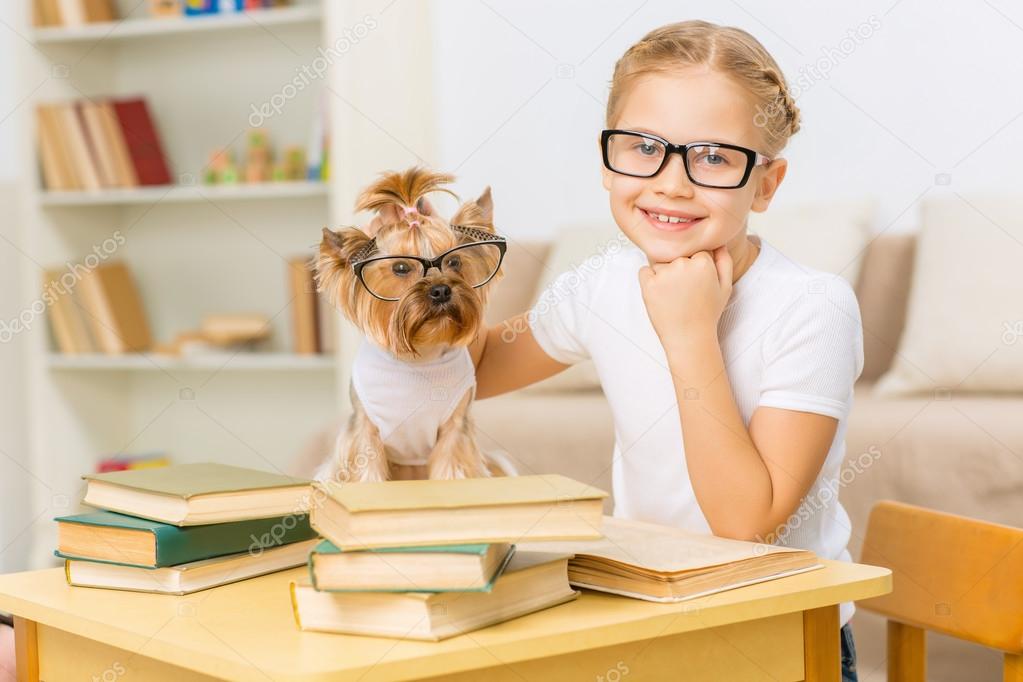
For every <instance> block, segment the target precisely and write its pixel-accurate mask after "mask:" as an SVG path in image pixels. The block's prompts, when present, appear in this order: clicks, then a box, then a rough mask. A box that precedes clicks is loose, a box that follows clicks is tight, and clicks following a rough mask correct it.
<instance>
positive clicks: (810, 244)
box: [749, 200, 876, 286]
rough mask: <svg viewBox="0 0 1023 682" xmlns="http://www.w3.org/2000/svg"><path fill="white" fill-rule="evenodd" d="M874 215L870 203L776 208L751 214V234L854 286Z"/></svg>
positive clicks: (801, 205)
mask: <svg viewBox="0 0 1023 682" xmlns="http://www.w3.org/2000/svg"><path fill="white" fill-rule="evenodd" d="M875 212H876V207H875V204H874V202H873V201H871V200H858V201H857V200H846V201H827V202H814V203H807V204H799V205H794V206H777V207H771V208H770V209H768V210H767V211H766V212H764V213H750V216H749V231H750V232H752V233H754V234H759V235H761V236H762V237H763V238H764V239H766V240H767V241H768V242H770V243H771V244H772V245H773V246H775V247H776V248H777V249H778V250H779V251H781V252H782V253H783V254H785V255H786V256H787V257H789V258H790V259H792V260H793V261H795V262H797V263H799V264H801V265H805V266H807V267H809V268H813V269H815V270H822V271H824V272H830V273H833V274H836V275H841V276H843V277H845V279H846V280H847V281H848V282H849V283H850V284H852V285H854V286H855V285H856V280H857V278H858V277H859V273H860V267H861V264H862V262H863V255H864V249H865V248H866V246H867V243H868V242H869V241H870V237H871V230H872V225H873V220H874V214H875Z"/></svg>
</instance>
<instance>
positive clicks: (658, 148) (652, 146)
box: [600, 130, 773, 189]
mask: <svg viewBox="0 0 1023 682" xmlns="http://www.w3.org/2000/svg"><path fill="white" fill-rule="evenodd" d="M600 148H601V151H602V152H603V156H604V166H605V167H606V168H607V169H608V170H612V171H614V172H615V173H619V174H621V175H631V176H632V177H634V178H652V177H654V176H655V175H657V174H658V173H660V172H661V170H663V169H664V167H665V166H666V165H668V159H670V158H671V155H672V154H676V153H677V154H678V155H679V156H681V157H682V165H683V166H685V169H686V175H687V176H688V177H689V181H690V182H692V183H693V184H694V185H700V186H701V187H715V188H717V189H738V188H740V187H742V186H743V185H745V184H746V181H747V180H749V176H750V174H751V173H752V172H753V169H754V168H755V167H756V166H760V165H763V164H765V163H770V162H771V161H772V160H773V159H769V158H768V157H766V156H764V155H763V154H761V153H759V152H757V151H754V150H752V149H747V148H746V147H740V146H738V145H734V144H726V143H724V142H690V143H689V144H672V143H671V142H668V141H667V140H665V139H664V138H663V137H658V136H657V135H652V134H650V133H640V132H636V131H633V130H605V131H603V132H602V133H601V134H600Z"/></svg>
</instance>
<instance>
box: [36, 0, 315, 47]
mask: <svg viewBox="0 0 1023 682" xmlns="http://www.w3.org/2000/svg"><path fill="white" fill-rule="evenodd" d="M319 20H320V7H319V6H318V5H296V6H293V7H281V8H278V9H263V10H250V11H247V12H238V13H235V14H211V15H208V16H197V17H166V18H162V19H160V18H152V19H123V20H121V21H105V22H97V23H92V24H83V25H81V26H46V27H41V28H37V29H35V39H36V42H37V43H76V42H83V41H92V40H123V39H130V38H141V37H152V36H167V35H180V34H182V33H199V32H203V31H229V30H240V29H251V28H267V27H271V26H282V25H286V24H307V23H313V22H316V21H319Z"/></svg>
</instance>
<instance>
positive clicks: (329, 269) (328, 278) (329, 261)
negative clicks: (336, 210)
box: [316, 227, 371, 292]
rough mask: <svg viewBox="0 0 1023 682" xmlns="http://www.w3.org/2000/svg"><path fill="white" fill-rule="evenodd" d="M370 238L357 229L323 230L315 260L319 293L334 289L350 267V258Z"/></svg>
mask: <svg viewBox="0 0 1023 682" xmlns="http://www.w3.org/2000/svg"><path fill="white" fill-rule="evenodd" d="M370 239H371V238H370V236H369V235H367V234H366V233H365V232H363V231H362V230H360V229H359V228H357V227H346V228H344V229H343V230H339V231H337V232H335V231H333V230H331V229H330V228H327V227H325V228H323V239H322V240H321V241H320V251H319V254H318V255H317V258H316V282H317V285H318V287H317V288H318V289H319V290H320V291H326V292H329V291H331V290H333V289H335V288H336V286H337V283H338V279H339V278H340V277H341V275H342V274H343V273H344V272H345V271H346V270H348V268H349V267H351V264H352V257H353V256H354V255H355V254H357V253H358V252H359V251H360V250H361V249H362V248H363V247H364V246H366V244H368V243H369V242H370Z"/></svg>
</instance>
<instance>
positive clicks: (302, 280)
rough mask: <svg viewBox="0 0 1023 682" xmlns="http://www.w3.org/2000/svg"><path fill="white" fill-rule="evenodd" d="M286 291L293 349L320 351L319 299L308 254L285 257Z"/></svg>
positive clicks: (308, 353)
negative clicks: (289, 301) (286, 266)
mask: <svg viewBox="0 0 1023 682" xmlns="http://www.w3.org/2000/svg"><path fill="white" fill-rule="evenodd" d="M288 292H289V294H290V295H291V337H292V346H293V349H294V352H295V353H297V354H299V355H313V354H316V353H320V352H321V351H322V343H321V340H320V313H319V311H318V308H319V305H320V302H319V295H318V294H317V293H316V281H315V278H314V275H313V268H312V262H311V260H310V258H309V257H308V256H303V257H298V258H291V259H289V260H288Z"/></svg>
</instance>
